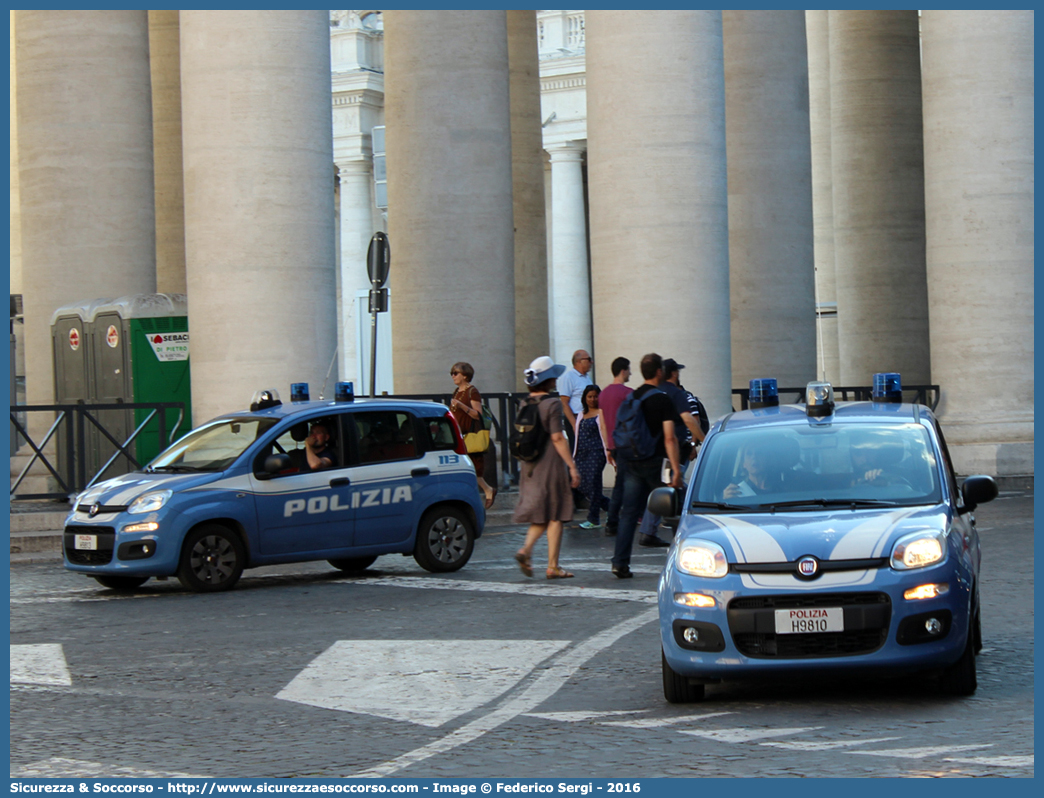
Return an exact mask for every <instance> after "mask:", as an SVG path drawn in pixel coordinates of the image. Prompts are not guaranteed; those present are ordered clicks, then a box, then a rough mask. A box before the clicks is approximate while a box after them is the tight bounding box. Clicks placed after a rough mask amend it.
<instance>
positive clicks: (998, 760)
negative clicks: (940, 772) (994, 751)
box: [945, 754, 1033, 768]
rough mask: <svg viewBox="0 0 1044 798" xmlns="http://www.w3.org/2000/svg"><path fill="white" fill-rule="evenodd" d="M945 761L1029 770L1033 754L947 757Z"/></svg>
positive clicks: (1031, 765)
mask: <svg viewBox="0 0 1044 798" xmlns="http://www.w3.org/2000/svg"><path fill="white" fill-rule="evenodd" d="M945 761H946V762H961V763H964V764H968V765H986V766H987V767H1002V768H1031V767H1033V754H1030V755H1029V756H969V757H957V756H948V757H946V759H945Z"/></svg>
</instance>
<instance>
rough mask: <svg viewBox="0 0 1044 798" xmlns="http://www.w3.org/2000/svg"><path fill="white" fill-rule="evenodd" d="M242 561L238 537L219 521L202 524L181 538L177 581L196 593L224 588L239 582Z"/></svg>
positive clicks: (244, 558) (240, 543) (211, 591)
mask: <svg viewBox="0 0 1044 798" xmlns="http://www.w3.org/2000/svg"><path fill="white" fill-rule="evenodd" d="M245 563H246V551H245V549H244V548H243V543H242V541H240V539H239V536H238V535H236V534H235V533H234V532H232V531H231V530H230V529H228V528H227V527H223V526H220V525H219V524H206V525H204V526H201V527H197V528H196V529H194V530H193V531H192V532H190V533H189V534H188V536H187V537H186V538H185V544H184V546H183V547H182V549H181V564H180V565H179V566H178V580H179V581H180V582H181V584H182V585H184V586H185V587H186V588H188V589H189V590H192V591H195V592H197V593H215V592H217V591H219V590H228V589H229V588H231V587H233V586H234V585H235V584H236V582H238V581H239V577H240V576H242V574H243V566H244V565H245Z"/></svg>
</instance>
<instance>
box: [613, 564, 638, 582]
mask: <svg viewBox="0 0 1044 798" xmlns="http://www.w3.org/2000/svg"><path fill="white" fill-rule="evenodd" d="M613 576H615V577H616V578H617V579H630V578H631V577H633V576H634V574H633V573H631V569H630V568H629V567H628V566H626V565H619V566H617V565H614V566H613Z"/></svg>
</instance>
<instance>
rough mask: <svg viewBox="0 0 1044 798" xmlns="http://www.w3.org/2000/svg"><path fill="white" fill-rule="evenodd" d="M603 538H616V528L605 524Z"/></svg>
mask: <svg viewBox="0 0 1044 798" xmlns="http://www.w3.org/2000/svg"><path fill="white" fill-rule="evenodd" d="M605 536H606V537H607V538H615V537H616V527H615V526H609V524H606V525H605Z"/></svg>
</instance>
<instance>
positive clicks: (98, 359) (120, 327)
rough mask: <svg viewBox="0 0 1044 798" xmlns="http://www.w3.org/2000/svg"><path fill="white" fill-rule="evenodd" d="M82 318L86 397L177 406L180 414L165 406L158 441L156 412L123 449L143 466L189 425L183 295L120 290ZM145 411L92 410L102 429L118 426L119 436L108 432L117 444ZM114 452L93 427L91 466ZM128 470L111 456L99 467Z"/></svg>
mask: <svg viewBox="0 0 1044 798" xmlns="http://www.w3.org/2000/svg"><path fill="white" fill-rule="evenodd" d="M88 323H89V340H90V349H91V356H90V361H91V401H92V402H96V403H99V404H112V403H117V402H184V404H185V412H184V413H183V414H181V415H180V416H179V415H178V414H171V413H170V412H169V411H168V412H167V415H166V419H167V423H166V425H165V426H166V436H165V438H164V440H162V441H161V440H160V439H159V420H158V419H157V418H153V419H152V420H151V421H149V423H148V424H147V425H146V426H145V428H144V429H143V430H142V431H141V432H140V433H138V436H137V438H136V439H135V443H134V445H133V447H132V448H131V449H130V451H131V453H132V454H133V455H134V457H135V459H137V461H138V462H139V463H140V464H141V465H144V464H145V463H147V462H149V461H150V460H152V458H154V457H155V456H156V455H157V454H159V452H160V451H162V450H163V449H165V448H166V447H167V446H168V445H169V443H170V442H171V441H173V440H174V439H175V438H177V437H180V436H181V435H184V434H185V433H186V432H188V430H189V429H190V428H191V422H192V405H191V401H192V384H191V381H190V376H189V331H188V299H187V297H186V296H185V295H184V294H135V295H131V296H124V297H120V298H118V299H114V300H112V301H110V302H107V303H104V304H98V305H95V306H93V308H92V314H91V318H90V319H89V320H88ZM150 412H151V411H150V410H134V411H121V410H109V411H99V421H101V423H102V425H103V426H105V428H106V429H109V430H110V433H112V431H113V430H116V429H120V430H123V435H122V437H120V436H119V435H116V434H113V437H114V438H119V440H120V442H121V443H122V442H123V441H124V440H126V438H127V436H128V435H130V434H131V432H133V431H134V430H135V429H137V427H138V426H139V425H141V424H142V422H143V421H145V419H146V418H147V417H148V415H149V413H150ZM160 412H163V411H160ZM110 424H111V425H112V426H111V427H110V426H109V425H110ZM115 451H116V447H115V446H114V445H113V444H112V443H111V441H109V440H107V439H106V438H105V436H103V435H101V434H100V433H99V439H98V446H97V455H98V459H97V462H96V465H95V470H96V469H97V468H100V467H101V466H102V465H104V464H105V462H106V461H107V460H108V459H109V458H110V457H111V456H112V454H113V453H114V452H115ZM89 459H92V458H89ZM129 470H131V464H130V462H129V461H128V460H127V459H126V458H124V457H119V458H117V460H116V462H114V463H113V464H112V466H110V468H108V469H107V470H106V472H105V476H106V477H111V476H116V475H117V474H122V473H126V472H127V471H129Z"/></svg>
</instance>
